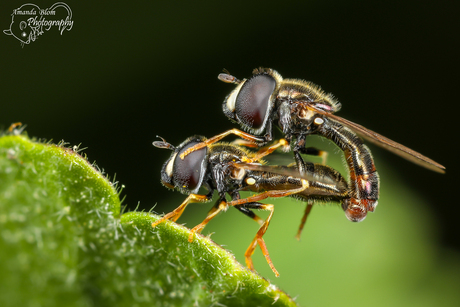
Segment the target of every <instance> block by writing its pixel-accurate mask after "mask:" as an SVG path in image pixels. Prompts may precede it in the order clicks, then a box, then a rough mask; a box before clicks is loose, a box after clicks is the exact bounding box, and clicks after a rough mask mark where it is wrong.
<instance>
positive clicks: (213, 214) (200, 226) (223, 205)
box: [188, 201, 228, 242]
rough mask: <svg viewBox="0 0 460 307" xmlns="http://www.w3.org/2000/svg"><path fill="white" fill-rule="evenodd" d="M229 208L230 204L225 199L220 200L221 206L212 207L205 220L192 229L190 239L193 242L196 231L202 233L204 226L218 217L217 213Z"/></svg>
mask: <svg viewBox="0 0 460 307" xmlns="http://www.w3.org/2000/svg"><path fill="white" fill-rule="evenodd" d="M227 208H228V205H227V203H226V202H225V201H222V202H220V204H219V206H217V207H212V209H211V210H210V211H209V212H208V215H207V216H206V218H205V219H204V221H203V222H201V223H200V224H198V225H196V226H195V227H193V228H192V230H191V231H190V235H189V236H188V241H189V242H192V241H193V237H194V235H195V233H196V232H198V233H201V231H202V230H203V228H204V227H205V226H206V224H208V223H209V221H210V220H212V219H213V218H214V217H216V215H217V214H219V212H220V211H222V210H223V211H225V210H227Z"/></svg>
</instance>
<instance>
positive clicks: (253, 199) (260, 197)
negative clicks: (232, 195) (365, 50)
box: [228, 179, 310, 206]
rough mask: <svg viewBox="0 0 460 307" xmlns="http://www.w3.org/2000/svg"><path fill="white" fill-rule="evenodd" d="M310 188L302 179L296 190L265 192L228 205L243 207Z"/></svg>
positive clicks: (233, 201) (306, 181)
mask: <svg viewBox="0 0 460 307" xmlns="http://www.w3.org/2000/svg"><path fill="white" fill-rule="evenodd" d="M309 186H310V184H309V183H308V180H305V179H302V186H301V187H300V188H297V189H291V190H273V191H265V192H263V193H260V194H257V195H254V196H250V197H247V198H242V199H237V200H232V201H231V202H229V203H228V205H229V206H235V205H243V204H247V203H250V202H256V201H260V200H263V199H265V198H268V197H285V196H289V195H293V194H297V193H300V192H302V191H304V190H305V189H307V188H308V187H309Z"/></svg>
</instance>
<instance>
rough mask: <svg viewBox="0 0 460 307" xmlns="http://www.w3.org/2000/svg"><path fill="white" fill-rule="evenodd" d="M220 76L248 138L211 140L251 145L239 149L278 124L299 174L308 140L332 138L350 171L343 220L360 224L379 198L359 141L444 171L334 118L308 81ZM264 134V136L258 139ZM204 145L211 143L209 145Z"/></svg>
mask: <svg viewBox="0 0 460 307" xmlns="http://www.w3.org/2000/svg"><path fill="white" fill-rule="evenodd" d="M218 78H219V80H221V81H223V82H226V83H234V84H236V85H237V87H236V88H235V89H234V90H233V91H232V92H231V93H230V94H229V95H228V96H227V97H226V98H225V100H224V103H223V111H224V114H225V115H226V116H227V117H228V118H230V120H232V121H234V122H236V123H238V124H240V126H242V127H243V129H244V130H247V131H249V132H251V134H252V135H251V136H250V137H245V135H246V134H245V133H243V132H242V131H240V130H237V129H232V130H229V131H227V132H225V133H223V134H222V135H220V136H216V138H215V139H221V138H222V137H224V136H226V135H228V134H236V135H238V136H240V137H243V138H245V139H246V140H248V141H250V142H244V141H242V142H240V143H239V144H240V145H248V146H250V145H251V144H252V145H253V144H254V143H256V144H258V145H263V144H266V143H267V142H269V141H271V140H272V139H273V134H272V133H273V126H274V125H277V126H278V127H279V128H280V129H281V130H282V132H283V133H284V135H285V139H286V140H287V141H288V142H291V141H292V140H293V139H294V138H295V143H294V144H293V152H294V158H295V161H296V164H297V167H298V168H299V170H300V171H301V172H302V171H303V170H302V165H303V159H302V157H301V155H300V154H311V153H315V152H316V150H315V149H314V148H307V147H305V138H306V136H308V135H311V134H317V135H320V136H323V137H325V138H327V139H330V140H331V141H333V142H334V143H335V144H336V145H337V146H338V147H339V148H340V149H341V150H342V151H343V152H344V154H345V160H346V163H347V166H348V169H349V173H350V183H349V185H350V194H349V195H350V198H349V199H346V200H345V201H344V202H343V203H342V207H343V209H344V211H345V213H346V216H347V218H348V219H349V220H351V221H353V222H360V221H362V220H363V219H364V218H365V217H366V215H367V212H368V211H371V212H372V211H374V209H375V207H376V206H377V200H378V196H379V177H378V174H377V172H376V169H375V165H374V161H373V158H372V155H371V152H370V150H369V148H368V147H367V146H366V145H365V144H364V143H363V141H362V140H361V138H360V137H362V138H364V139H366V140H367V141H370V142H372V143H374V144H376V145H379V146H381V147H383V148H386V149H388V150H390V151H391V152H393V153H395V154H397V155H399V156H401V157H403V158H406V159H408V160H410V161H412V162H414V163H417V164H419V165H421V166H424V167H426V168H428V169H431V170H433V171H436V172H439V173H444V169H445V167H444V166H442V165H441V164H439V163H437V162H435V161H433V160H431V159H429V158H427V157H425V156H423V155H421V154H420V153H418V152H415V151H413V150H412V149H409V148H407V147H405V146H403V145H401V144H399V143H396V142H394V141H392V140H390V139H388V138H386V137H384V136H382V135H380V134H378V133H375V132H373V131H371V130H369V129H367V128H365V127H363V126H361V125H358V124H355V123H353V122H350V121H348V120H346V119H344V118H341V117H339V116H337V115H334V114H333V113H335V112H337V111H339V110H340V108H341V104H340V103H339V102H338V101H337V100H336V99H335V98H334V96H333V95H332V94H330V93H325V92H324V91H323V90H322V89H321V88H320V87H319V86H317V85H315V84H313V83H311V82H307V81H304V80H298V79H283V78H282V77H281V75H280V74H278V72H276V71H275V70H273V69H270V68H259V69H255V70H254V71H253V76H252V77H251V78H249V79H243V80H239V79H237V78H236V77H234V76H232V75H230V74H228V73H223V74H220V75H219V77H218ZM264 132H265V134H264V136H263V137H257V135H261V134H262V133H264ZM221 136H222V137H221ZM209 141H211V140H209ZM206 144H207V145H209V144H210V142H207V143H206ZM198 148H199V146H196V147H194V148H190V149H189V150H188V151H187V152H185V153H184V154H182V155H181V158H182V157H184V156H186V155H188V154H189V153H190V152H193V151H194V150H196V149H198Z"/></svg>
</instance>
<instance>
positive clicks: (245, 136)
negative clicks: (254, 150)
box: [180, 129, 266, 160]
mask: <svg viewBox="0 0 460 307" xmlns="http://www.w3.org/2000/svg"><path fill="white" fill-rule="evenodd" d="M230 134H234V135H237V136H239V137H241V138H243V139H245V140H249V141H251V142H253V143H256V144H257V143H259V144H265V143H266V141H265V139H263V138H259V137H255V136H253V135H252V134H249V133H246V132H243V131H241V130H238V129H231V130H228V131H225V132H223V133H221V134H218V135H216V136H214V137H212V138H210V139H207V140H205V141H203V142H201V143H198V144H196V145H195V146H192V147H190V148H189V149H187V150H186V151H184V152H183V153H182V154H181V155H180V158H181V159H182V160H183V159H184V158H185V157H186V156H187V155H189V154H190V153H192V152H194V151H196V150H198V149H201V148H204V147H206V146H208V145H211V144H213V143H215V142H218V141H220V140H222V139H223V138H224V137H226V136H227V135H230Z"/></svg>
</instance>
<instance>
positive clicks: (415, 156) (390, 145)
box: [312, 106, 446, 173]
mask: <svg viewBox="0 0 460 307" xmlns="http://www.w3.org/2000/svg"><path fill="white" fill-rule="evenodd" d="M312 107H313V106H312ZM313 108H314V107H313ZM314 109H315V111H316V112H318V113H320V114H324V115H326V116H327V117H329V118H332V119H333V120H336V121H338V122H339V123H341V124H343V125H345V126H347V127H348V128H350V129H351V130H353V131H354V132H356V133H357V134H358V135H359V136H361V137H362V138H364V139H366V140H367V141H369V142H371V143H374V144H375V145H378V146H380V147H383V148H385V149H387V150H389V151H391V152H392V153H394V154H397V155H398V156H401V157H403V158H404V159H407V160H409V161H411V162H413V163H416V164H418V165H420V166H423V167H425V168H427V169H430V170H432V171H435V172H438V173H444V172H445V171H444V170H445V169H446V168H445V167H444V166H442V165H441V164H439V163H437V162H436V161H433V160H431V159H430V158H428V157H425V156H424V155H422V154H420V153H418V152H416V151H414V150H412V149H410V148H407V147H406V146H404V145H401V144H399V143H397V142H395V141H393V140H390V139H389V138H387V137H384V136H383V135H380V134H378V133H376V132H374V131H372V130H369V129H367V128H365V127H363V126H361V125H358V124H356V123H353V122H351V121H349V120H346V119H345V118H342V117H340V116H337V115H334V114H331V113H327V112H324V111H323V110H319V109H316V108H314Z"/></svg>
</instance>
